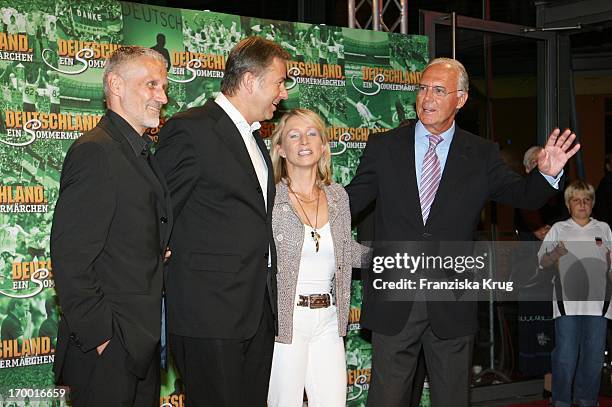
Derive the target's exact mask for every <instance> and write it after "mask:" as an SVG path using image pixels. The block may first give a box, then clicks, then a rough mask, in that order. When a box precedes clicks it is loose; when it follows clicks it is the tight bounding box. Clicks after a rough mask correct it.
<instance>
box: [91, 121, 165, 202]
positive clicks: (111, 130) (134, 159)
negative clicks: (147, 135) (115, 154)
mask: <svg viewBox="0 0 612 407" xmlns="http://www.w3.org/2000/svg"><path fill="white" fill-rule="evenodd" d="M100 125H101V127H102V128H103V129H104V130H105V131H106V132H107V133H108V134H109V135H110V136H111V137H112V138H113V139H114V140H115V141H117V142H118V143H119V145H120V150H121V152H122V153H123V155H124V156H125V158H126V159H127V161H128V162H129V163H130V164H131V165H132V166H133V167H134V169H135V170H136V171H137V172H138V173H139V174H140V175H141V176H142V177H143V178H144V179H145V180H146V181H147V182H148V183H149V185H151V188H153V190H154V191H155V194H156V195H157V198H158V199H159V200H160V201H162V202H163V201H164V199H165V198H164V191H163V187H162V184H161V182H160V180H159V179H158V178H157V176H156V174H155V173H154V172H153V171H152V170H151V168H150V167H149V165H148V163H147V162H146V160H144V159H142V157H139V156H137V155H136V154H134V150H133V149H132V147H131V146H130V143H128V141H127V140H126V139H125V137H123V135H122V134H121V133H120V131H119V129H118V128H117V127H116V126H115V125H113V123H112V122H111V121H110V120H104V121H102V120H101V121H100Z"/></svg>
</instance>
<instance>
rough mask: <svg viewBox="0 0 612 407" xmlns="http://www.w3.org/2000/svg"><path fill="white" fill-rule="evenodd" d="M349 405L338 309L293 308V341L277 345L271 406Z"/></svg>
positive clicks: (272, 374) (269, 398)
mask: <svg viewBox="0 0 612 407" xmlns="http://www.w3.org/2000/svg"><path fill="white" fill-rule="evenodd" d="M304 389H306V394H307V396H308V407H345V406H346V359H345V356H344V340H343V339H342V338H341V337H339V336H338V317H337V311H336V306H334V305H332V306H330V307H327V308H319V309H310V308H307V307H298V306H295V307H294V311H293V341H292V343H291V344H284V343H278V342H276V343H275V344H274V356H273V357H272V373H271V375H270V390H269V391H268V407H302V406H303V398H304Z"/></svg>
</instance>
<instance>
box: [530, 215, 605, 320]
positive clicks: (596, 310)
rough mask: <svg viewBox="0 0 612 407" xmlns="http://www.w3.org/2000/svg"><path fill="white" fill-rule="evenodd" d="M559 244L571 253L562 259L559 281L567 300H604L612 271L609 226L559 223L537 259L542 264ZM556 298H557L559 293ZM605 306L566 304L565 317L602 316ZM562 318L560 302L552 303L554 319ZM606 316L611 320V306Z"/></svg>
mask: <svg viewBox="0 0 612 407" xmlns="http://www.w3.org/2000/svg"><path fill="white" fill-rule="evenodd" d="M559 242H563V244H564V246H565V248H566V249H567V251H568V253H567V254H565V255H564V256H561V257H560V258H559V278H560V279H561V287H562V289H563V293H564V296H565V297H568V296H569V297H570V298H571V297H572V296H574V298H576V297H578V298H593V299H603V298H604V297H605V289H606V281H607V278H608V274H609V271H610V265H609V264H608V260H607V253H608V251H610V250H611V249H612V232H611V231H610V227H609V226H608V224H607V223H605V222H600V221H598V220H596V219H591V221H590V222H589V223H587V224H586V225H585V226H580V225H579V224H577V223H576V222H574V220H573V219H571V218H570V219H568V220H565V221H562V222H557V223H555V224H554V225H553V226H552V228H551V229H550V231H549V232H548V234H547V235H546V237H545V238H544V242H543V243H542V246H541V247H540V250H539V252H538V259H539V260H540V261H541V260H542V257H543V256H544V255H545V254H546V253H547V252H551V251H553V250H554V248H555V247H556V246H557V245H558V244H559ZM556 278H557V277H555V279H556ZM553 281H554V280H553ZM554 296H555V298H557V297H556V292H555V294H554ZM603 305H604V304H603V301H563V307H564V308H565V315H593V316H601V312H602V310H603ZM561 315H562V314H561V313H560V312H559V307H558V305H557V302H556V301H553V316H554V317H555V318H557V317H559V316H561ZM604 316H605V317H606V318H608V319H612V305H611V306H610V307H609V308H608V311H607V313H606V315H604Z"/></svg>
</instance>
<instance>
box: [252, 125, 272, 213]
mask: <svg viewBox="0 0 612 407" xmlns="http://www.w3.org/2000/svg"><path fill="white" fill-rule="evenodd" d="M253 137H255V142H256V143H257V147H259V151H261V155H262V156H263V158H264V161H265V163H266V167H268V186H267V191H266V193H267V194H268V197H267V202H268V212H270V213H271V212H272V209H271V205H273V204H274V196H275V194H276V186H275V185H274V169H273V168H272V159H271V158H270V153H269V152H268V148H267V147H266V143H264V141H263V139H262V138H261V134H260V133H259V130H257V131H255V133H254V134H253ZM258 182H259V180H258Z"/></svg>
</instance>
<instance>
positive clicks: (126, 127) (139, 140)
mask: <svg viewBox="0 0 612 407" xmlns="http://www.w3.org/2000/svg"><path fill="white" fill-rule="evenodd" d="M106 114H107V116H108V118H109V119H110V121H111V123H113V125H114V126H115V127H116V128H117V129H118V130H119V132H120V133H121V135H122V136H123V137H125V139H126V140H127V142H128V143H129V144H130V147H132V150H133V151H134V154H135V155H137V156H139V155H141V154H147V153H148V152H149V146H150V145H151V141H150V140H148V137H145V136H141V135H139V134H138V132H137V131H136V130H134V128H133V127H132V126H131V125H130V124H129V123H128V122H127V121H126V120H125V119H124V118H123V117H121V116H120V115H119V114H117V113H115V112H113V111H112V110H110V109H108V110H107V113H106ZM147 141H148V142H147Z"/></svg>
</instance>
